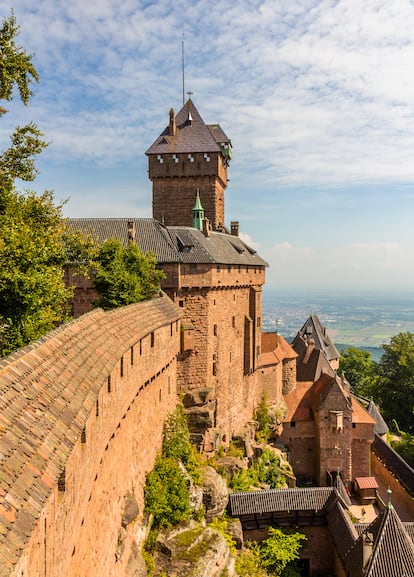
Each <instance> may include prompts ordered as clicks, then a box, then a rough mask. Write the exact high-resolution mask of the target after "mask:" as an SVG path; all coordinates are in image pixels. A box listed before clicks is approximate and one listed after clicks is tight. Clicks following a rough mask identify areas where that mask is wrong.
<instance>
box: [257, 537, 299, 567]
mask: <svg viewBox="0 0 414 577" xmlns="http://www.w3.org/2000/svg"><path fill="white" fill-rule="evenodd" d="M268 535H269V536H268V538H267V539H265V540H264V541H262V542H261V543H259V545H258V548H259V558H260V565H261V567H262V568H263V569H265V570H266V571H267V572H268V573H269V574H270V575H277V576H278V577H284V576H285V575H287V574H288V575H289V576H291V577H293V575H294V574H295V573H296V574H297V575H299V573H297V572H295V570H294V569H293V567H292V563H293V562H294V561H295V560H296V559H299V557H300V555H299V552H300V549H301V547H302V542H303V541H305V540H306V536H305V535H303V534H302V533H296V532H293V531H282V530H281V529H276V528H274V527H269V531H268ZM292 569H293V570H292Z"/></svg>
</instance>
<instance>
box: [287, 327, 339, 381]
mask: <svg viewBox="0 0 414 577" xmlns="http://www.w3.org/2000/svg"><path fill="white" fill-rule="evenodd" d="M292 347H293V349H294V350H295V351H296V352H297V354H298V360H297V363H296V379H297V381H305V382H307V381H316V380H317V379H319V377H320V376H321V374H322V373H325V374H327V375H331V376H334V375H335V371H334V370H333V368H332V367H331V364H330V363H329V361H328V359H327V358H326V355H325V353H324V352H323V351H321V350H320V349H318V348H317V347H316V346H315V344H314V343H313V341H310V342H308V341H307V340H305V339H304V338H303V337H302V336H301V335H300V334H299V333H298V334H297V335H296V337H295V338H294V339H293V342H292Z"/></svg>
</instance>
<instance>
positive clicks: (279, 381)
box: [260, 363, 283, 403]
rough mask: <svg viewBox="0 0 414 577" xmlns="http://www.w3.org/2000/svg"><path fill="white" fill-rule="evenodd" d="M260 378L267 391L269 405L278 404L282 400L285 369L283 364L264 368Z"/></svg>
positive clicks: (261, 370)
mask: <svg viewBox="0 0 414 577" xmlns="http://www.w3.org/2000/svg"><path fill="white" fill-rule="evenodd" d="M260 378H261V381H262V383H263V389H264V390H265V391H266V394H267V400H268V402H269V403H277V402H279V401H280V400H281V399H282V386H283V367H282V363H278V364H275V365H270V366H268V367H262V368H261V369H260Z"/></svg>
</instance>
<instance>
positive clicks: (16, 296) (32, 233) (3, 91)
mask: <svg viewBox="0 0 414 577" xmlns="http://www.w3.org/2000/svg"><path fill="white" fill-rule="evenodd" d="M18 33H19V27H18V26H17V24H16V19H15V17H14V14H13V12H12V13H11V15H10V16H9V17H8V18H5V19H3V21H2V25H1V28H0V100H7V101H10V100H12V99H13V94H14V89H15V87H17V90H18V93H19V96H20V99H21V100H22V102H23V103H24V104H28V102H29V100H30V97H31V96H32V91H31V88H30V86H31V82H32V81H35V82H37V81H38V74H37V71H36V69H35V67H34V65H33V63H32V56H31V55H29V54H27V53H26V51H25V50H24V49H23V48H21V47H20V46H18V45H17V44H16V42H15V39H16V36H17V35H18ZM5 112H7V111H6V110H5V109H4V108H2V107H1V108H0V115H1V114H4V113H5ZM41 136H42V135H41V133H40V131H39V130H38V129H37V127H36V125H35V124H33V123H29V124H28V125H27V126H23V127H17V128H16V130H15V132H14V134H13V135H12V137H11V140H12V144H11V146H10V148H8V149H7V150H6V151H5V152H3V154H0V263H1V266H0V355H5V354H7V353H9V352H11V351H13V350H14V349H16V348H18V347H21V346H23V345H26V344H27V343H29V342H31V341H33V340H34V339H37V338H38V337H40V336H41V335H42V334H44V333H46V332H48V331H49V330H50V329H52V328H53V327H54V326H56V324H58V323H60V322H62V321H63V320H64V319H65V318H66V308H65V305H66V304H67V302H68V299H69V298H70V296H71V295H72V290H71V289H70V288H68V287H65V284H64V280H63V267H64V265H65V264H66V262H67V259H68V257H70V258H72V259H73V260H74V261H76V262H78V263H79V262H83V263H84V264H85V266H87V264H88V261H89V248H90V244H89V243H88V242H86V243H84V242H83V240H82V239H81V238H80V237H79V235H76V234H74V233H71V232H70V231H69V230H68V229H67V227H66V223H65V221H64V219H63V217H62V206H55V204H54V200H53V195H52V194H51V193H50V192H45V193H43V194H41V195H39V196H37V195H36V194H35V193H33V192H29V191H27V192H26V193H19V192H18V191H17V190H16V188H15V185H14V181H15V179H16V178H20V179H23V180H33V179H34V178H35V176H36V172H37V171H36V167H35V163H34V160H35V157H36V156H37V155H38V154H39V153H40V152H41V151H42V149H43V148H44V147H45V146H46V143H45V142H43V141H42V139H41ZM78 270H80V269H79V267H78Z"/></svg>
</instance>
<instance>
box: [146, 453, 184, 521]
mask: <svg viewBox="0 0 414 577" xmlns="http://www.w3.org/2000/svg"><path fill="white" fill-rule="evenodd" d="M144 499H145V509H146V510H147V511H148V512H149V513H152V515H153V525H154V527H169V526H171V525H176V524H177V523H180V522H181V521H184V520H185V519H188V518H189V517H190V507H189V489H188V485H187V481H186V479H185V477H184V475H183V473H182V471H181V469H180V467H179V464H178V461H177V460H176V459H174V458H173V457H165V456H163V455H159V456H158V457H157V459H156V462H155V466H154V469H153V470H152V471H150V472H149V473H148V474H147V478H146V484H145V491H144Z"/></svg>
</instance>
